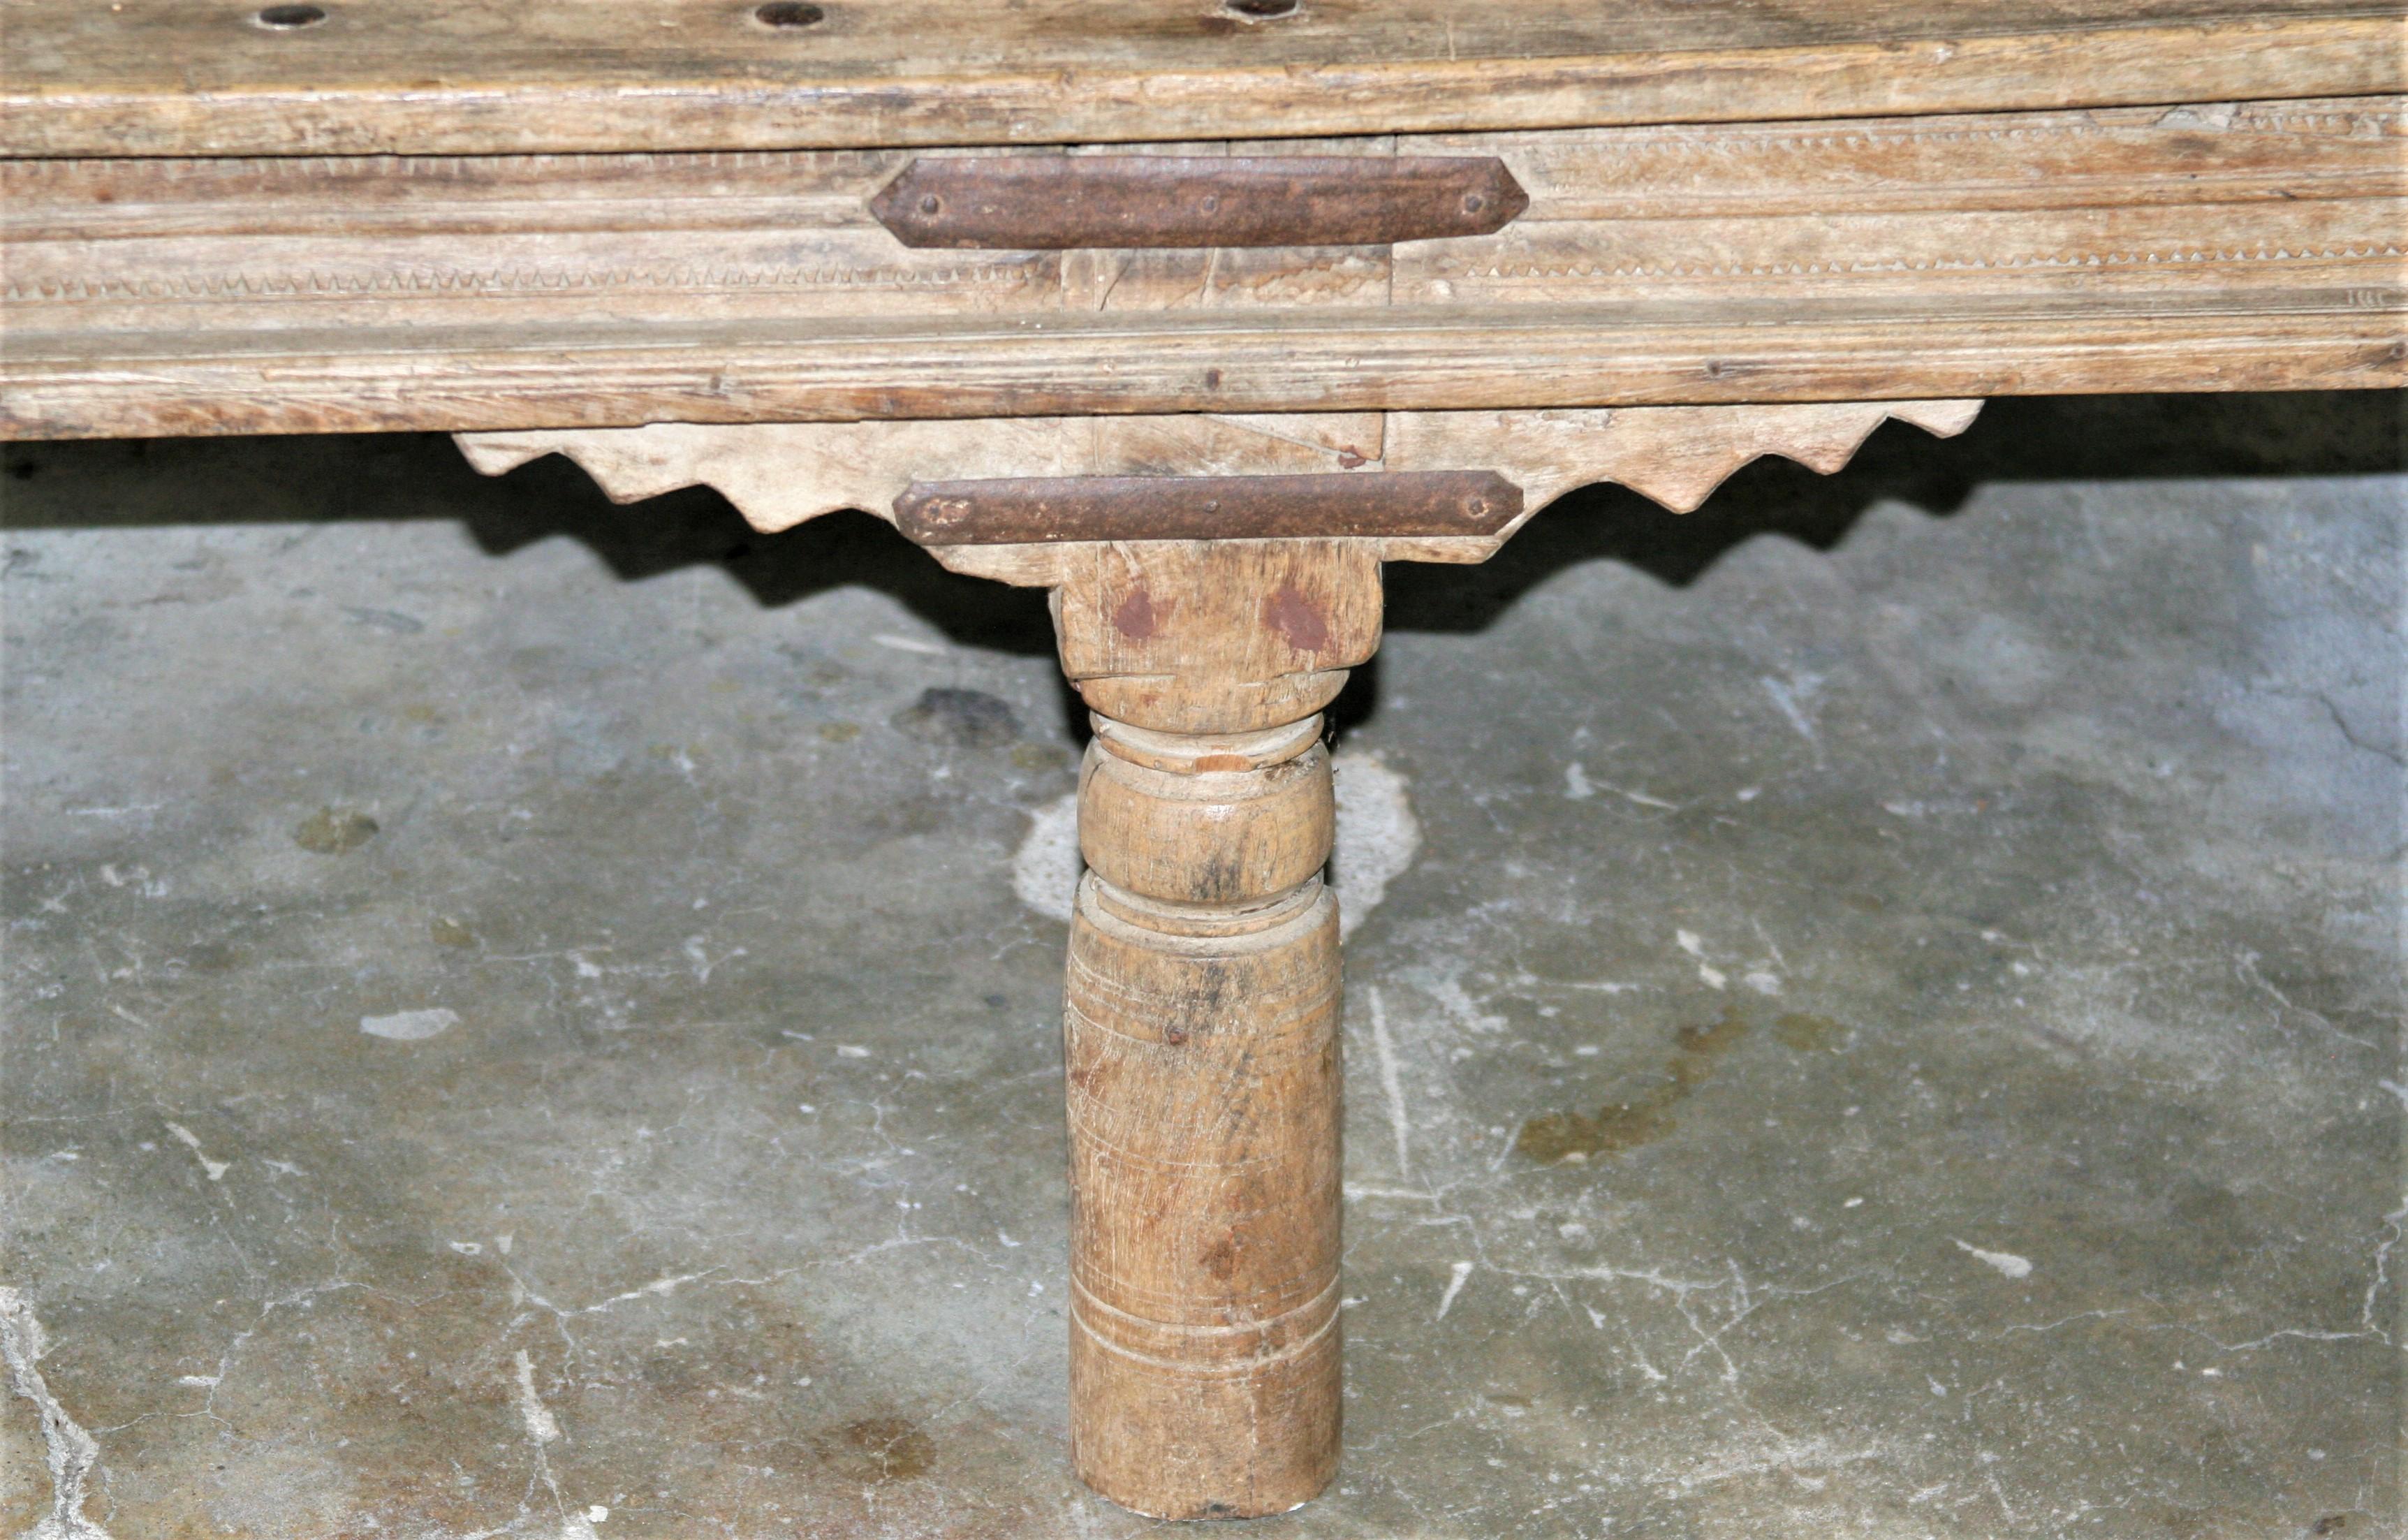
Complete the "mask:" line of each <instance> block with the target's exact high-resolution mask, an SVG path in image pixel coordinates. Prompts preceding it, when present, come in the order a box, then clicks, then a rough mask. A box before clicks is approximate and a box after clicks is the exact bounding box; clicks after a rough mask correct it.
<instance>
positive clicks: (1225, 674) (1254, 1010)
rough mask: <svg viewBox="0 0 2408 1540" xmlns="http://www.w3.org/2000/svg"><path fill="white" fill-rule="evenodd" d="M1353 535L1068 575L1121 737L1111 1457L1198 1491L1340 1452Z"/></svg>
mask: <svg viewBox="0 0 2408 1540" xmlns="http://www.w3.org/2000/svg"><path fill="white" fill-rule="evenodd" d="M1378 581H1379V580H1378V569H1377V567H1376V564H1374V563H1372V562H1371V560H1370V558H1369V556H1368V555H1363V554H1359V553H1356V552H1354V551H1351V550H1349V549H1347V548H1346V543H1345V542H1338V541H1276V542H1274V541H1260V542H1223V543H1219V544H1214V545H1211V546H1205V545H1200V544H1199V545H1193V546H1190V545H1183V544H1172V543H1168V542H1166V543H1163V544H1160V545H1134V546H1121V547H1114V548H1111V549H1110V550H1108V551H1104V552H1099V553H1098V555H1097V563H1096V565H1095V566H1094V567H1093V568H1091V569H1090V570H1089V573H1088V575H1087V576H1086V577H1084V578H1082V579H1081V580H1080V581H1077V582H1074V583H1068V584H1066V585H1065V586H1064V587H1062V588H1060V589H1058V590H1057V591H1056V597H1055V615H1056V621H1057V626H1058V627H1059V630H1060V635H1061V640H1062V652H1063V661H1064V665H1065V667H1066V668H1067V669H1068V671H1069V672H1070V674H1071V677H1072V678H1073V679H1074V680H1075V681H1077V683H1078V684H1079V685H1080V687H1081V690H1082V694H1084V695H1085V696H1086V698H1087V700H1088V702H1089V704H1090V705H1092V706H1094V707H1096V708H1097V715H1096V718H1095V725H1096V737H1095V741H1094V742H1093V743H1092V744H1091V745H1090V747H1089V749H1088V752H1087V758H1086V762H1085V765H1084V766H1083V768H1082V773H1081V779H1080V800H1079V815H1080V816H1079V823H1080V828H1079V834H1080V848H1081V850H1082V853H1083V855H1084V856H1085V859H1086V863H1087V868H1088V871H1087V874H1086V876H1085V877H1084V878H1083V879H1082V882H1081V884H1080V888H1079V897H1078V905H1077V912H1076V915H1075V917H1074V919H1073V920H1072V923H1071V931H1070V955H1069V968H1068V987H1067V999H1068V1009H1067V1012H1066V1016H1065V1029H1064V1048H1065V1058H1066V1060H1067V1064H1068V1079H1069V1126H1070V1152H1071V1153H1070V1179H1071V1243H1070V1245H1071V1251H1070V1270H1071V1288H1070V1302H1071V1329H1070V1417H1071V1451H1072V1459H1073V1461H1074V1463H1075V1465H1076V1468H1077V1470H1078V1472H1079V1475H1080V1476H1081V1478H1082V1479H1083V1480H1084V1481H1086V1482H1087V1484H1088V1485H1090V1486H1091V1487H1093V1488H1095V1489H1096V1490H1097V1491H1099V1492H1101V1493H1103V1494H1104V1495H1105V1496H1107V1497H1109V1498H1111V1499H1112V1500H1113V1501H1114V1502H1117V1503H1119V1504H1123V1505H1124V1506H1126V1507H1130V1508H1134V1509H1136V1510H1138V1511H1139V1512H1141V1513H1146V1514H1153V1515H1157V1516H1162V1517H1168V1518H1247V1517H1254V1516H1257V1515H1262V1514H1271V1513H1280V1512H1284V1511H1285V1510H1287V1509H1289V1508H1293V1507H1295V1506H1297V1504H1301V1503H1303V1502H1305V1501H1307V1500H1308V1499H1310V1498H1312V1496H1313V1495H1314V1494H1315V1493H1317V1492H1319V1491H1320V1490H1322V1489H1323V1488H1324V1487H1325V1486H1326V1485H1327V1484H1328V1482H1329V1480H1330V1477H1331V1476H1332V1475H1334V1474H1335V1473H1336V1469H1337V1461H1338V1444H1339V1420H1340V1417H1339V1392H1340V1383H1339V1318H1338V1307H1339V1288H1338V1243H1339V1203H1340V1160H1339V1154H1340V1152H1339V1113H1340V1052H1339V1015H1340V1012H1339V989H1340V983H1339V954H1338V907H1337V899H1336V896H1335V895H1334V894H1332V893H1331V892H1330V891H1329V889H1328V888H1326V886H1324V885H1323V883H1322V868H1323V867H1324V866H1325V865H1326V862H1327V860H1328V857H1329V847H1330V841H1331V837H1332V834H1333V830H1334V819H1335V810H1334V806H1333V803H1332V799H1331V787H1330V779H1329V757H1328V753H1327V750H1326V748H1325V747H1324V746H1323V743H1322V732H1321V724H1322V718H1321V715H1320V711H1321V708H1322V707H1323V706H1324V705H1326V703H1327V702H1328V700H1329V698H1331V697H1333V696H1335V695H1336V694H1337V691H1338V688H1339V686H1340V684H1342V683H1343V681H1344V679H1345V673H1344V669H1343V667H1339V666H1335V665H1340V664H1352V663H1355V662H1359V661H1361V659H1362V658H1363V657H1367V656H1369V653H1370V650H1371V648H1372V647H1373V646H1376V644H1377V638H1378V611H1379V592H1378Z"/></svg>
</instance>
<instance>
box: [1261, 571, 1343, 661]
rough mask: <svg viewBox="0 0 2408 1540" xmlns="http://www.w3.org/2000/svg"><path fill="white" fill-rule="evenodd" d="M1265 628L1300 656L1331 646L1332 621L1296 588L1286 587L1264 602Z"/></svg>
mask: <svg viewBox="0 0 2408 1540" xmlns="http://www.w3.org/2000/svg"><path fill="white" fill-rule="evenodd" d="M1263 624H1264V625H1265V626H1269V628H1270V629H1271V630H1272V631H1274V632H1276V633H1277V634H1278V636H1279V639H1280V640H1282V641H1284V642H1286V643H1287V644H1288V645H1289V646H1290V647H1293V648H1295V649H1296V650H1297V652H1299V653H1317V652H1319V651H1321V649H1322V648H1324V647H1326V646H1327V645H1328V644H1329V623H1328V621H1326V619H1324V618H1323V616H1322V613H1321V612H1320V610H1318V609H1317V608H1315V607H1314V605H1313V603H1312V600H1311V599H1309V598H1306V597H1304V596H1303V595H1302V594H1299V593H1297V591H1296V589H1295V588H1293V587H1283V588H1281V589H1280V590H1279V591H1278V592H1277V593H1275V594H1273V595H1271V596H1270V597H1269V598H1267V599H1265V600H1263Z"/></svg>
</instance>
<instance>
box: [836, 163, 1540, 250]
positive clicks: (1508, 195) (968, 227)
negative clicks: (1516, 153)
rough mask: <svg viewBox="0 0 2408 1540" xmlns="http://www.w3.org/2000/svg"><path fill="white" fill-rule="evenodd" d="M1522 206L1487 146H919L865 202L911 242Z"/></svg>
mask: <svg viewBox="0 0 2408 1540" xmlns="http://www.w3.org/2000/svg"><path fill="white" fill-rule="evenodd" d="M1529 206H1530V195H1529V194H1527V193H1526V192H1524V191H1523V190H1522V184H1521V183H1519V182H1517V181H1515V180H1513V173H1512V172H1511V171H1509V170H1507V169H1506V168H1505V163H1504V162H1503V161H1501V160H1498V158H1497V157H1496V156H1494V155H1411V156H1400V157H1388V156H1368V155H1264V156H1252V157H1238V158H1230V157H1226V156H1204V155H1077V156H1069V155H997V156H970V157H957V156H938V157H927V156H923V157H922V158H920V159H918V160H914V161H913V162H912V163H911V164H910V166H906V167H905V168H904V170H903V174H902V175H901V176H899V177H896V179H895V180H893V181H891V182H889V183H887V184H886V186H885V187H884V188H883V189H882V190H881V191H880V192H879V194H878V195H877V196H876V197H873V198H871V199H870V200H869V211H870V212H871V213H872V214H874V215H876V216H877V217H878V223H881V224H883V225H885V226H886V228H887V229H888V230H890V231H892V232H894V235H895V238H896V239H897V240H899V241H901V242H902V243H903V244H904V245H906V246H913V247H955V248H965V249H971V250H983V251H1011V252H1067V251H1075V250H1080V249H1083V248H1117V249H1123V250H1128V249H1136V248H1154V247H1205V246H1385V245H1389V244H1391V243H1393V242H1396V241H1399V240H1434V239H1438V238H1440V237H1447V236H1485V235H1493V234H1495V233H1496V232H1497V231H1498V230H1501V229H1503V228H1504V227H1505V225H1506V224H1507V223H1510V222H1511V221H1512V219H1513V217H1514V216H1515V215H1517V214H1519V213H1521V212H1522V210H1524V209H1527V208H1528V207H1529Z"/></svg>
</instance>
